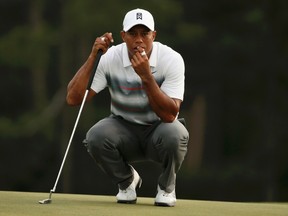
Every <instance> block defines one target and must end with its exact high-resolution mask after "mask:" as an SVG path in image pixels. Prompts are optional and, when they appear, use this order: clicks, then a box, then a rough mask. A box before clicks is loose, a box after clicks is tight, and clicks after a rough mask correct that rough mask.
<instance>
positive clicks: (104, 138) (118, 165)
mask: <svg viewBox="0 0 288 216" xmlns="http://www.w3.org/2000/svg"><path fill="white" fill-rule="evenodd" d="M188 139H189V133H188V131H187V130H186V128H185V126H184V125H183V124H182V123H180V122H179V121H178V120H176V121H174V122H172V123H163V122H161V121H158V122H155V123H154V124H153V125H150V126H146V125H145V126H144V125H138V124H134V123H131V122H128V121H126V120H124V119H123V118H122V117H120V116H113V115H111V116H109V117H107V118H104V119H102V120H101V121H99V122H97V123H96V124H95V125H94V126H93V127H92V128H91V129H90V130H89V131H88V132H87V135H86V139H85V140H84V141H83V142H84V143H85V145H86V147H87V150H88V152H89V154H90V155H91V156H92V157H93V158H94V160H95V161H96V163H97V164H98V165H99V166H100V168H101V169H102V170H103V171H104V172H106V173H107V174H108V176H110V177H111V178H112V180H113V181H114V182H115V183H116V184H118V186H119V188H120V189H122V190H124V189H125V188H127V187H128V186H129V185H130V184H131V183H132V181H133V174H132V171H131V167H130V165H129V163H132V162H138V161H154V162H157V163H160V164H161V165H162V173H161V174H160V176H159V179H158V184H159V186H160V188H161V189H162V190H165V191H166V192H169V193H170V192H172V191H173V190H174V189H175V183H176V173H177V171H178V170H179V169H180V167H181V164H182V162H183V160H184V157H185V155H186V152H187V143H188Z"/></svg>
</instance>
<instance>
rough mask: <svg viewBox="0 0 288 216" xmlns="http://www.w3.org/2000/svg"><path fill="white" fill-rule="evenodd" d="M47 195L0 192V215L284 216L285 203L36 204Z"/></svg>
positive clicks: (60, 199) (68, 199) (73, 199)
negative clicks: (174, 204)
mask: <svg viewBox="0 0 288 216" xmlns="http://www.w3.org/2000/svg"><path fill="white" fill-rule="evenodd" d="M48 196H49V193H30V192H11V191H0V216H4V215H5V216H15V215H17V216H18V215H19V216H24V215H27V216H28V215H29V216H34V215H37V216H39V215H41V216H46V215H47V216H48V215H61V216H66V215H69V216H72V215H77V216H79V215H81V216H85V215H97V216H98V215H99V216H100V215H101V216H104V215H107V216H110V215H117V216H118V215H120V216H125V215H137V216H141V215H145V216H150V215H157V216H158V215H165V216H169V215H173V216H175V215H182V216H183V215H191V216H194V215H195V216H208V215H209V216H210V215H213V216H218V215H219V216H258V215H259V216H287V215H288V203H241V202H219V201H196V200H183V199H182V200H181V199H178V200H177V204H176V206H175V207H171V208H170V207H156V206H154V205H153V202H154V199H153V198H144V197H139V198H138V201H137V204H135V205H133V204H117V203H116V202H115V197H114V196H96V195H78V194H62V193H55V194H53V195H52V200H53V201H52V203H51V204H39V203H38V201H39V200H43V199H46V198H48Z"/></svg>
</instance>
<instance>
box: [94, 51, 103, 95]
mask: <svg viewBox="0 0 288 216" xmlns="http://www.w3.org/2000/svg"><path fill="white" fill-rule="evenodd" d="M105 62H106V57H105V55H103V56H102V57H101V59H100V61H99V64H98V67H97V69H96V73H95V76H94V79H93V81H92V85H91V89H92V90H93V91H95V92H96V93H97V94H98V93H99V92H101V91H102V90H103V89H104V88H105V87H106V86H107V79H106V75H105Z"/></svg>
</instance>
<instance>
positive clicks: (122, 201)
mask: <svg viewBox="0 0 288 216" xmlns="http://www.w3.org/2000/svg"><path fill="white" fill-rule="evenodd" d="M136 202H137V199H136V200H118V201H117V203H121V204H136Z"/></svg>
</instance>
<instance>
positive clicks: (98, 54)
mask: <svg viewBox="0 0 288 216" xmlns="http://www.w3.org/2000/svg"><path fill="white" fill-rule="evenodd" d="M102 54H103V50H98V52H97V55H96V61H95V64H94V67H93V70H92V73H91V75H90V79H89V82H88V85H87V88H86V89H87V90H88V91H89V90H90V87H91V85H92V82H93V79H94V76H95V73H96V69H97V67H98V64H99V61H100V58H101V56H102Z"/></svg>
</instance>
